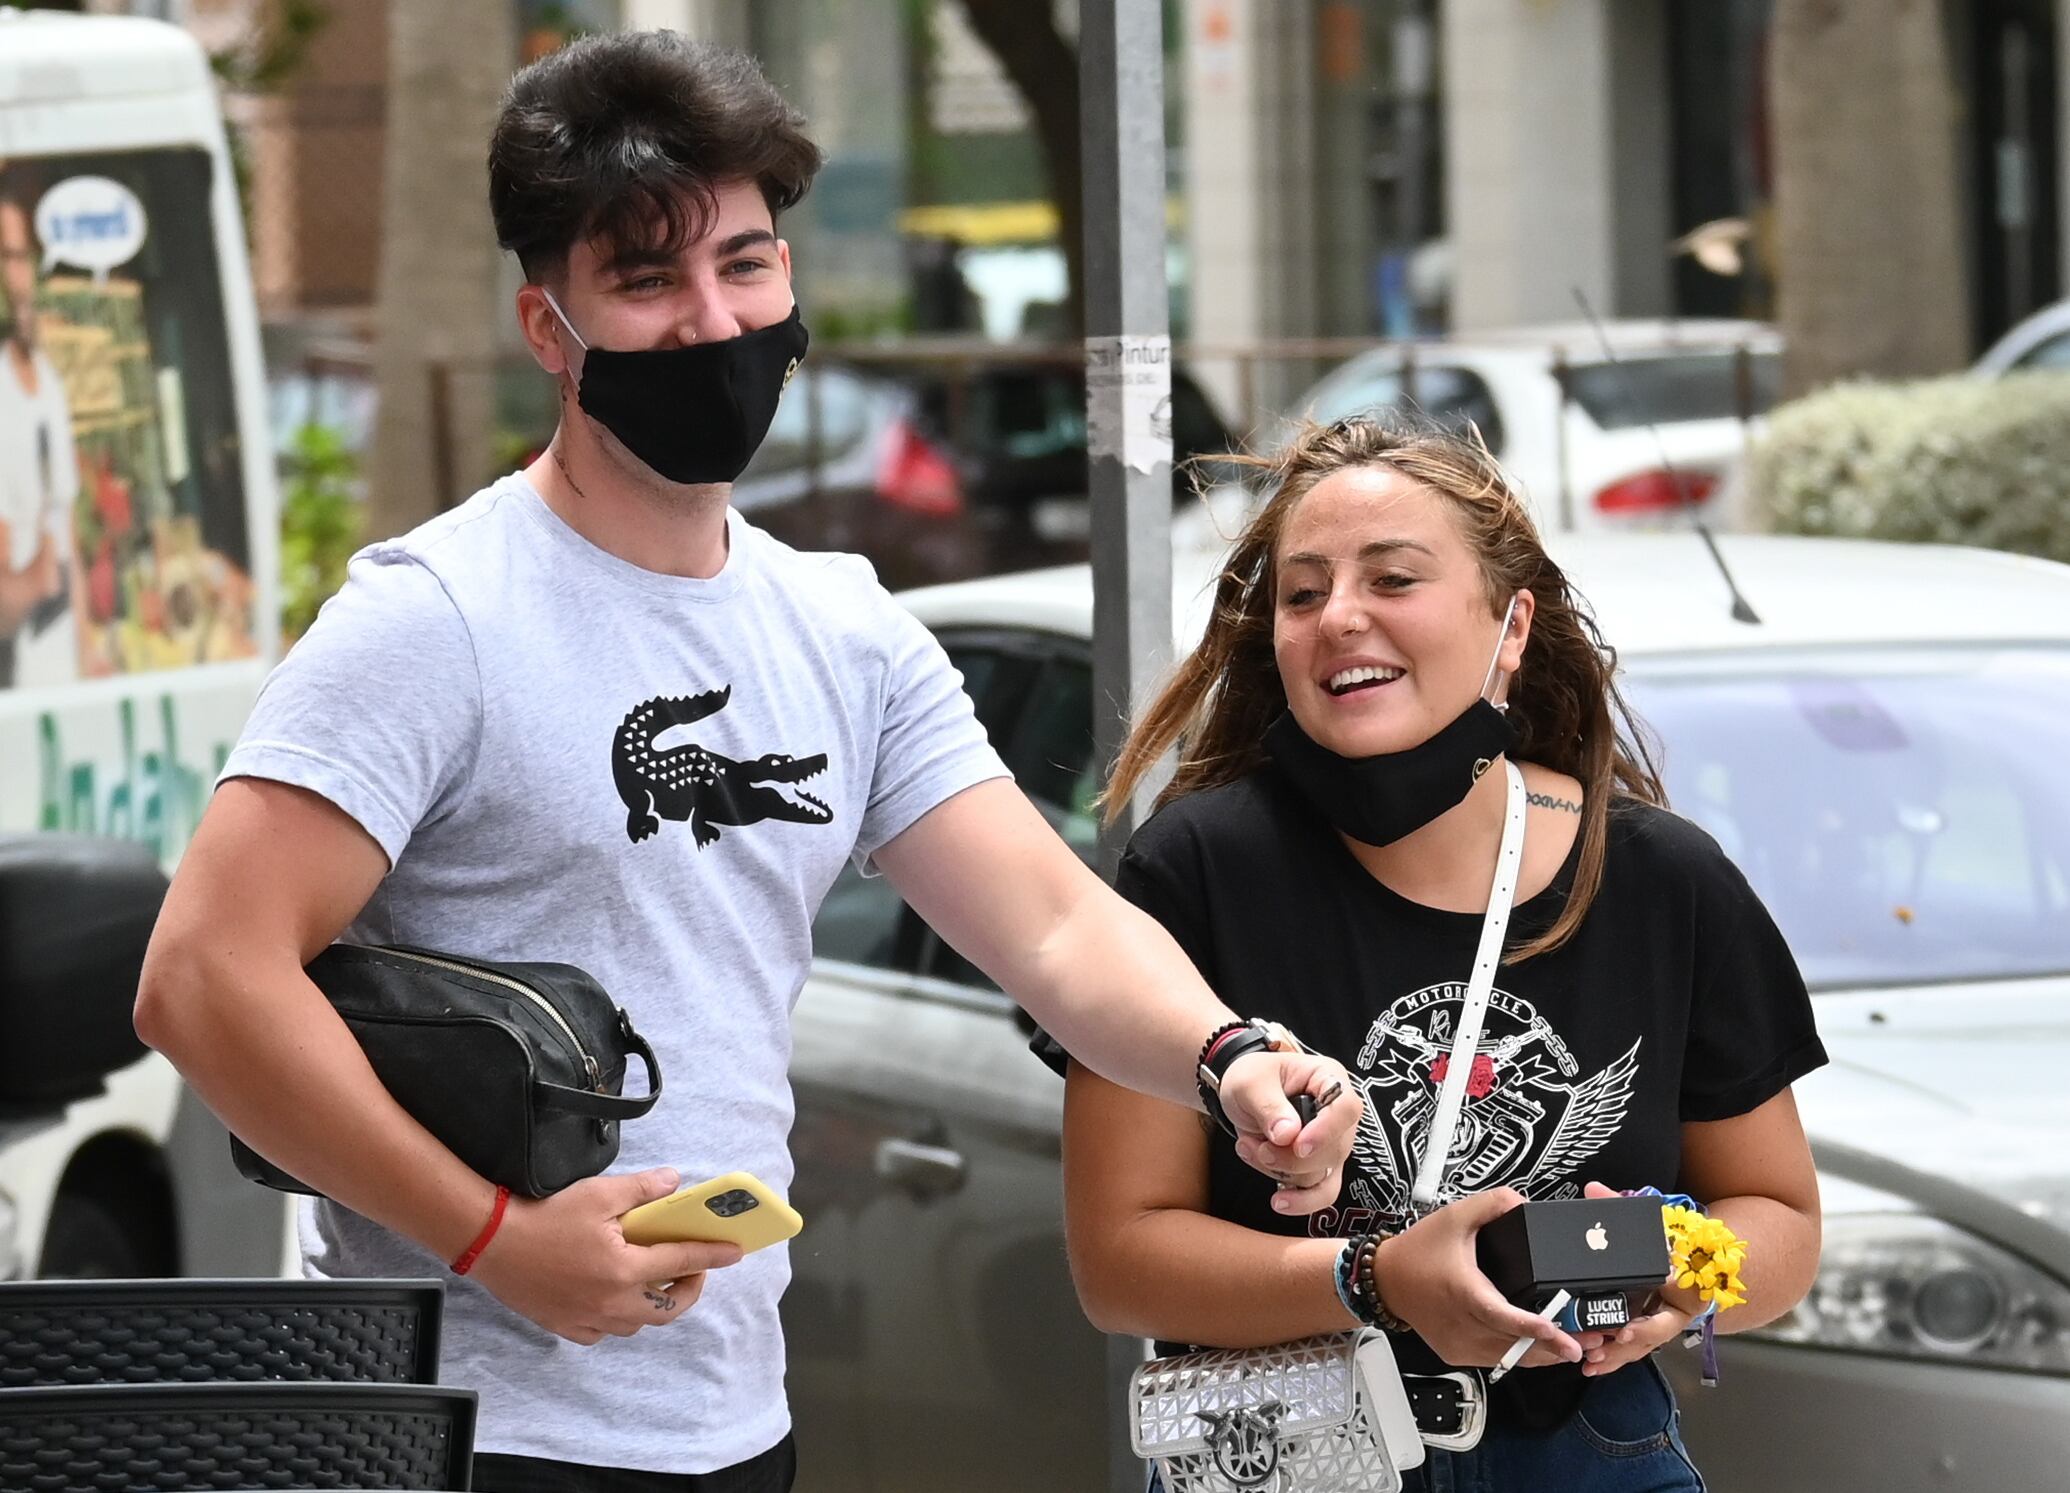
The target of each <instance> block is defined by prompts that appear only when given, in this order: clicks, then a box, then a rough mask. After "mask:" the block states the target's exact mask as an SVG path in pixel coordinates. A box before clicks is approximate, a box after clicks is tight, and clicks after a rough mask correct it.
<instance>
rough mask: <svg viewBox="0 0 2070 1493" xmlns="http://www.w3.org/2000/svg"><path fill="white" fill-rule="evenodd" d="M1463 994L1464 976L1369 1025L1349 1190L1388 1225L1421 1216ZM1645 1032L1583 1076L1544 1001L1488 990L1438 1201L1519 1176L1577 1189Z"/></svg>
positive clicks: (1522, 1187)
mask: <svg viewBox="0 0 2070 1493" xmlns="http://www.w3.org/2000/svg"><path fill="white" fill-rule="evenodd" d="M1465 999H1466V985H1465V983H1464V982H1461V981H1448V982H1446V983H1444V984H1441V985H1429V986H1425V987H1424V988H1423V989H1421V990H1418V991H1416V992H1414V993H1413V994H1410V995H1405V996H1403V997H1401V999H1399V1000H1397V1001H1395V1002H1394V1003H1393V1004H1392V1005H1390V1006H1389V1007H1388V1008H1387V1009H1386V1010H1385V1011H1383V1012H1382V1013H1381V1014H1380V1016H1379V1018H1378V1019H1377V1020H1376V1021H1374V1022H1373V1024H1372V1026H1371V1027H1369V1028H1368V1029H1367V1031H1366V1037H1365V1041H1364V1042H1363V1043H1361V1044H1360V1047H1359V1051H1358V1054H1357V1058H1356V1061H1355V1062H1354V1063H1353V1064H1352V1076H1353V1082H1355V1083H1357V1084H1358V1086H1359V1088H1360V1090H1361V1092H1362V1093H1363V1094H1364V1096H1365V1100H1366V1112H1365V1114H1364V1115H1363V1116H1362V1117H1361V1118H1360V1120H1359V1128H1358V1134H1357V1136H1356V1137H1355V1138H1354V1140H1353V1143H1352V1159H1353V1163H1354V1166H1353V1170H1352V1172H1351V1174H1350V1176H1348V1177H1347V1179H1346V1182H1347V1186H1346V1193H1347V1196H1346V1199H1345V1200H1346V1202H1347V1203H1348V1204H1350V1205H1351V1206H1353V1207H1356V1208H1363V1209H1370V1210H1372V1212H1373V1213H1374V1214H1375V1215H1377V1217H1378V1218H1379V1220H1381V1221H1382V1223H1383V1225H1384V1226H1387V1227H1399V1226H1401V1225H1402V1224H1404V1223H1406V1222H1408V1221H1410V1219H1411V1218H1412V1217H1413V1214H1412V1212H1411V1209H1410V1205H1409V1189H1410V1187H1411V1185H1412V1184H1413V1183H1414V1181H1415V1177H1416V1168H1417V1166H1418V1165H1419V1164H1420V1163H1421V1161H1422V1159H1423V1153H1424V1150H1425V1148H1426V1147H1427V1146H1428V1145H1429V1143H1430V1125H1431V1120H1432V1118H1433V1116H1434V1115H1435V1113H1436V1110H1437V1096H1438V1086H1439V1085H1440V1084H1441V1083H1443V1082H1444V1078H1445V1073H1446V1071H1447V1069H1448V1068H1449V1067H1450V1065H1451V1054H1452V1042H1453V1038H1454V1035H1455V1033H1456V1032H1457V1031H1458V1022H1459V1013H1460V1010H1461V1008H1462V1006H1463V1005H1464V1004H1465ZM1643 1041H1644V1039H1643V1038H1639V1039H1635V1040H1634V1041H1633V1042H1632V1045H1631V1046H1630V1047H1629V1048H1627V1049H1626V1050H1625V1051H1624V1053H1623V1054H1622V1055H1621V1056H1619V1057H1618V1058H1616V1059H1614V1060H1613V1061H1612V1062H1610V1063H1609V1064H1608V1065H1606V1066H1605V1067H1603V1068H1601V1069H1599V1070H1597V1071H1596V1072H1594V1073H1590V1074H1586V1075H1584V1074H1583V1073H1582V1072H1581V1065H1580V1063H1579V1062H1578V1061H1577V1060H1576V1059H1575V1057H1574V1054H1573V1052H1572V1051H1571V1050H1570V1049H1569V1048H1568V1046H1567V1044H1566V1043H1565V1042H1564V1041H1563V1040H1561V1038H1560V1034H1559V1033H1558V1032H1556V1031H1554V1030H1553V1029H1552V1026H1551V1024H1550V1023H1548V1022H1547V1021H1546V1019H1545V1018H1544V1017H1543V1016H1541V1015H1539V1014H1538V1011H1537V1008H1536V1007H1534V1006H1533V1005H1532V1004H1531V1003H1530V1002H1529V1001H1527V1000H1523V999H1521V998H1520V997H1518V996H1514V995H1511V994H1509V993H1508V992H1507V991H1504V990H1495V991H1491V992H1490V993H1489V996H1488V1013H1487V1019H1486V1021H1485V1023H1484V1025H1483V1027H1482V1031H1481V1040H1480V1043H1479V1045H1478V1047H1477V1049H1476V1051H1475V1054H1474V1058H1473V1067H1472V1069H1471V1070H1470V1071H1469V1073H1468V1076H1467V1082H1466V1097H1465V1102H1464V1103H1463V1105H1462V1106H1461V1108H1460V1112H1459V1124H1458V1128H1457V1129H1456V1130H1455V1131H1454V1132H1453V1136H1452V1145H1451V1149H1450V1151H1449V1153H1448V1155H1447V1159H1446V1162H1445V1168H1444V1172H1443V1178H1442V1181H1441V1183H1440V1186H1439V1189H1438V1202H1439V1204H1440V1205H1442V1204H1445V1203H1449V1202H1453V1201H1455V1200H1456V1199H1458V1198H1462V1197H1465V1196H1468V1195H1469V1194H1472V1193H1477V1192H1486V1191H1488V1190H1489V1189H1490V1188H1495V1187H1513V1188H1515V1189H1516V1190H1517V1191H1518V1192H1520V1193H1522V1194H1523V1195H1524V1196H1525V1197H1527V1198H1560V1197H1577V1196H1579V1195H1580V1192H1581V1183H1582V1180H1583V1177H1582V1175H1581V1169H1582V1166H1583V1163H1585V1162H1586V1161H1587V1160H1588V1159H1589V1158H1590V1157H1591V1156H1594V1155H1595V1154H1596V1153H1597V1152H1598V1151H1600V1150H1602V1149H1603V1147H1604V1146H1605V1145H1606V1144H1608V1143H1609V1141H1610V1139H1611V1137H1612V1136H1614V1135H1616V1134H1617V1131H1618V1128H1619V1127H1620V1126H1621V1125H1622V1124H1623V1123H1624V1116H1625V1111H1626V1110H1627V1109H1628V1108H1629V1107H1630V1105H1631V1099H1632V1089H1633V1085H1634V1083H1635V1081H1636V1079H1637V1077H1638V1072H1639V1048H1640V1046H1641V1044H1642V1043H1643Z"/></svg>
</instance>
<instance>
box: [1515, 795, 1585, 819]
mask: <svg viewBox="0 0 2070 1493" xmlns="http://www.w3.org/2000/svg"><path fill="white" fill-rule="evenodd" d="M1524 802H1525V803H1527V804H1535V805H1536V806H1537V807H1539V808H1541V809H1558V810H1560V811H1561V812H1562V813H1565V814H1579V813H1580V812H1581V805H1580V804H1578V803H1575V802H1573V801H1572V800H1570V799H1565V798H1554V797H1553V796H1552V795H1551V794H1550V793H1527V794H1525V795H1524Z"/></svg>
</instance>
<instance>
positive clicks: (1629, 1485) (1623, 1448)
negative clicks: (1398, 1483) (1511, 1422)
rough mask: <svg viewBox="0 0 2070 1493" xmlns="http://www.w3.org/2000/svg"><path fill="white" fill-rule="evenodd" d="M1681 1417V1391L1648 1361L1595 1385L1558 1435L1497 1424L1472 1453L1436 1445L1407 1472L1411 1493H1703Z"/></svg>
mask: <svg viewBox="0 0 2070 1493" xmlns="http://www.w3.org/2000/svg"><path fill="white" fill-rule="evenodd" d="M1679 1419H1680V1416H1679V1413H1678V1412H1677V1411H1676V1409H1675V1395H1674V1391H1673V1390H1671V1389H1669V1388H1668V1383H1667V1380H1666V1379H1664V1378H1662V1377H1661V1373H1660V1369H1659V1367H1658V1366H1657V1365H1656V1364H1655V1363H1654V1362H1653V1360H1652V1359H1650V1358H1648V1359H1644V1360H1642V1361H1640V1362H1638V1363H1634V1364H1628V1365H1626V1366H1625V1367H1624V1368H1621V1369H1619V1370H1618V1371H1617V1372H1616V1373H1614V1374H1612V1375H1610V1376H1609V1377H1608V1378H1606V1379H1592V1380H1590V1381H1589V1385H1588V1388H1587V1389H1586V1390H1584V1391H1583V1393H1582V1397H1581V1407H1580V1408H1579V1409H1578V1410H1576V1411H1575V1412H1574V1414H1573V1415H1572V1416H1570V1417H1568V1420H1567V1423H1566V1424H1565V1425H1563V1426H1560V1427H1558V1428H1557V1429H1555V1430H1551V1431H1514V1430H1504V1429H1498V1428H1496V1427H1493V1426H1490V1427H1489V1428H1488V1434H1487V1435H1485V1436H1483V1437H1482V1438H1481V1444H1480V1445H1479V1446H1477V1447H1475V1448H1474V1449H1473V1450H1472V1451H1470V1452H1441V1451H1438V1450H1436V1449H1435V1448H1433V1449H1432V1450H1431V1451H1430V1452H1429V1453H1428V1455H1427V1456H1426V1457H1425V1458H1424V1462H1423V1465H1422V1466H1421V1467H1418V1468H1416V1469H1415V1470H1413V1471H1411V1472H1408V1473H1405V1474H1403V1478H1402V1487H1403V1493H1513V1490H1514V1493H1528V1490H1534V1489H1540V1488H1558V1489H1561V1490H1563V1493H1564V1490H1572V1493H1703V1479H1702V1477H1700V1476H1699V1475H1698V1474H1697V1471H1696V1468H1695V1467H1694V1465H1692V1464H1691V1462H1690V1460H1689V1453H1688V1451H1687V1450H1686V1449H1685V1448H1684V1447H1683V1445H1682V1433H1681V1430H1680V1427H1679V1424H1678V1422H1679Z"/></svg>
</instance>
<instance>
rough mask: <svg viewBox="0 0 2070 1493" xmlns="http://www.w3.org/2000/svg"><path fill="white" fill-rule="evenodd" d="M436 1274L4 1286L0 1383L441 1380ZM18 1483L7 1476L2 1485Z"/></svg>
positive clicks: (2, 1386)
mask: <svg viewBox="0 0 2070 1493" xmlns="http://www.w3.org/2000/svg"><path fill="white" fill-rule="evenodd" d="M444 1304H445V1288H444V1286H442V1285H441V1284H440V1283H439V1282H437V1281H376V1280H349V1281H348V1280H336V1281H326V1280H77V1281H12V1282H7V1283H0V1390H13V1389H22V1388H28V1387H32V1386H68V1385H69V1386H82V1385H90V1384H162V1383H184V1384H199V1383H213V1382H222V1381H275V1380H280V1381H291V1380H329V1381H332V1382H341V1383H358V1384H436V1383H437V1382H438V1355H439V1317H440V1313H441V1311H442V1310H443V1308H444ZM17 1486H20V1485H18V1484H15V1483H12V1482H8V1481H6V1480H4V1479H0V1488H5V1489H13V1488H15V1487H17Z"/></svg>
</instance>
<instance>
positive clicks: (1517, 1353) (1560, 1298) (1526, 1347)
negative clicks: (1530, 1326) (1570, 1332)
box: [1488, 1291, 1574, 1384]
mask: <svg viewBox="0 0 2070 1493" xmlns="http://www.w3.org/2000/svg"><path fill="white" fill-rule="evenodd" d="M1573 1299H1574V1297H1573V1296H1572V1295H1571V1294H1570V1293H1568V1292H1566V1291H1555V1292H1553V1298H1552V1300H1550V1301H1548V1302H1546V1304H1545V1305H1544V1306H1543V1307H1541V1308H1539V1310H1538V1313H1537V1315H1538V1316H1540V1317H1542V1318H1544V1319H1545V1320H1546V1321H1548V1322H1549V1321H1551V1320H1552V1319H1553V1318H1554V1317H1557V1316H1558V1315H1559V1314H1560V1313H1561V1312H1563V1311H1565V1310H1566V1309H1567V1303H1568V1302H1570V1301H1572V1300H1573ZM1537 1341H1538V1339H1537V1338H1536V1337H1534V1336H1532V1335H1531V1334H1530V1333H1528V1332H1527V1333H1525V1334H1524V1335H1523V1336H1522V1337H1520V1338H1518V1339H1517V1340H1516V1341H1515V1342H1513V1343H1511V1344H1510V1345H1509V1351H1508V1352H1507V1353H1505V1354H1503V1355H1502V1361H1501V1362H1500V1363H1498V1364H1496V1365H1495V1367H1494V1370H1493V1371H1492V1372H1490V1373H1489V1375H1488V1382H1489V1383H1490V1384H1493V1383H1495V1382H1496V1381H1497V1380H1499V1379H1500V1378H1501V1377H1502V1376H1503V1375H1504V1374H1506V1373H1508V1372H1509V1371H1510V1370H1511V1369H1513V1368H1515V1367H1516V1366H1517V1365H1518V1364H1519V1363H1521V1362H1523V1359H1524V1355H1525V1354H1526V1353H1529V1352H1530V1351H1531V1345H1532V1344H1533V1343H1535V1342H1537Z"/></svg>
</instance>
